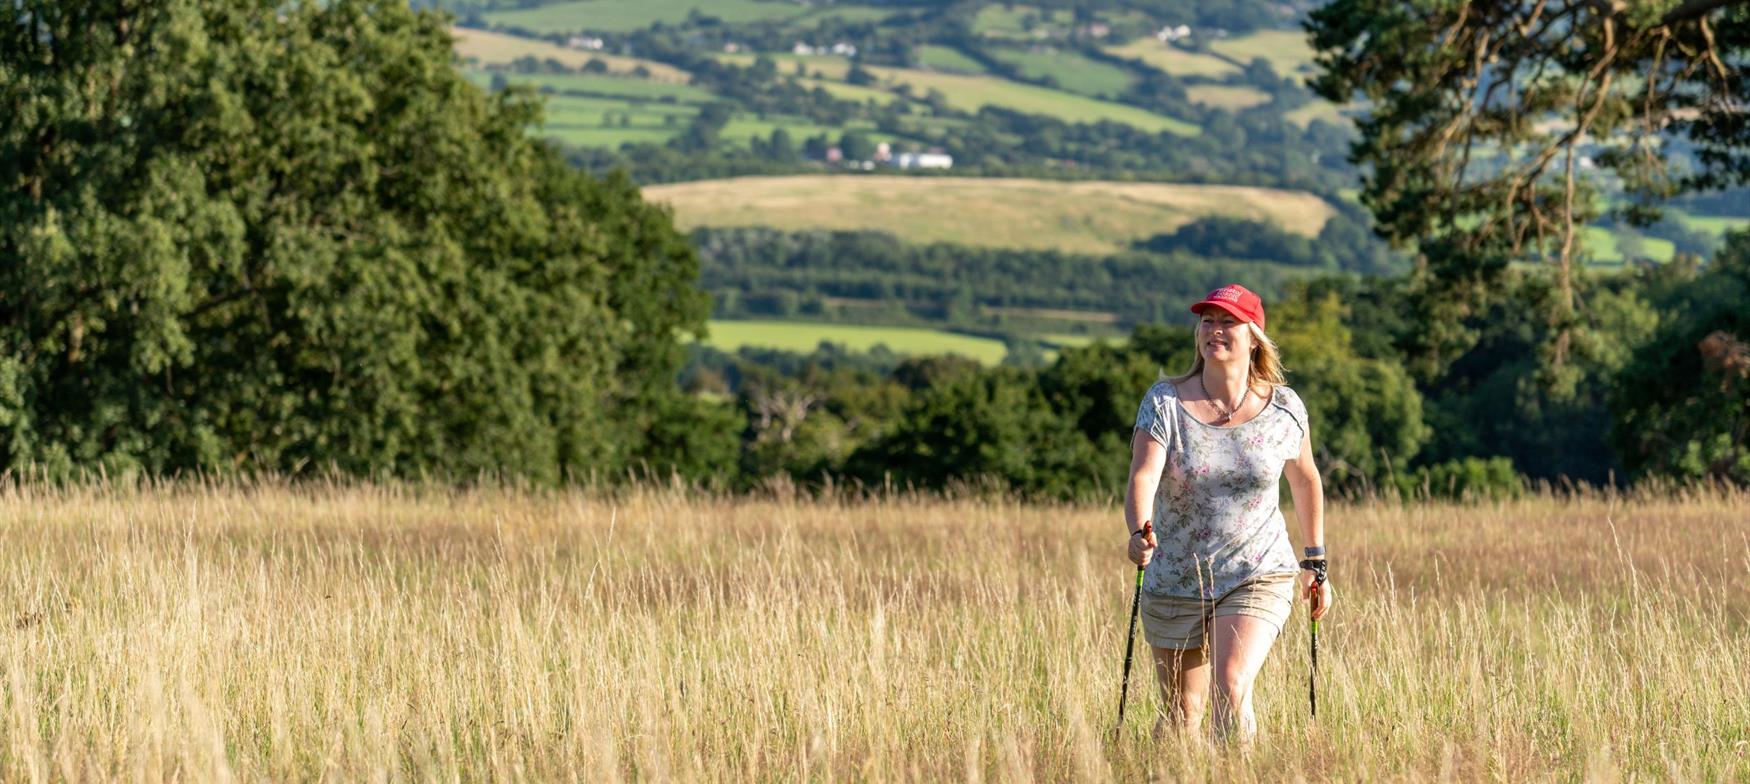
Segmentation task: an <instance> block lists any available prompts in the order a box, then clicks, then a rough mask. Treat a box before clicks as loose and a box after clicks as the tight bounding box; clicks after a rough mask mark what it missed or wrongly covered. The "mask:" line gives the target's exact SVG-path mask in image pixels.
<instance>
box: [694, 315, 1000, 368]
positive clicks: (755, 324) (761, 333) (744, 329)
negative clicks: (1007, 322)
mask: <svg viewBox="0 0 1750 784" xmlns="http://www.w3.org/2000/svg"><path fill="white" fill-rule="evenodd" d="M709 326H710V336H709V337H707V338H706V340H705V342H706V343H707V344H709V345H711V346H713V347H715V348H718V349H721V350H723V351H734V350H736V349H738V348H741V347H742V346H755V347H759V348H773V349H780V350H783V351H795V352H800V353H807V352H810V351H813V350H814V349H815V348H816V347H818V346H819V345H820V344H821V343H822V342H831V343H839V344H843V345H844V346H846V347H848V348H850V349H852V350H855V351H868V350H869V349H871V348H874V347H875V346H877V345H886V346H887V348H888V349H889V350H891V351H893V352H894V353H896V354H914V355H921V354H959V355H961V356H964V357H971V358H973V359H976V360H978V361H979V362H982V363H984V364H986V365H995V364H997V363H998V362H1001V361H1003V356H1004V355H1006V354H1007V353H1008V348H1007V347H1006V346H1004V345H1003V342H1002V341H1000V340H994V339H991V338H980V337H973V336H971V335H962V334H959V333H956V332H944V331H942V330H936V329H921V328H914V327H871V326H860V325H854V324H817V323H810V322H799V321H716V320H713V321H711V322H710V325H709Z"/></svg>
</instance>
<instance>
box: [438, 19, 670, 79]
mask: <svg viewBox="0 0 1750 784" xmlns="http://www.w3.org/2000/svg"><path fill="white" fill-rule="evenodd" d="M450 34H451V35H453V36H455V38H456V54H457V55H458V56H460V57H461V58H462V59H463V60H464V61H473V62H474V63H477V64H479V65H503V64H505V63H509V62H511V61H513V60H519V59H522V58H524V57H533V58H535V59H537V60H554V61H556V62H558V63H559V64H561V65H564V66H565V67H567V68H575V69H579V70H581V69H582V68H583V67H584V66H585V65H587V64H589V61H591V60H600V61H602V62H604V63H607V65H608V70H610V71H612V72H614V73H631V72H632V71H634V70H637V69H638V68H641V67H642V68H643V69H644V70H646V71H648V72H650V77H649V78H650V79H651V80H652V81H658V82H678V83H683V84H684V83H686V82H688V81H691V80H692V78H693V76H692V74H689V73H687V72H686V71H683V70H681V69H679V68H676V67H674V66H672V65H669V64H667V63H659V62H657V61H655V60H644V59H641V58H637V57H621V56H619V55H611V54H603V53H601V52H586V51H581V50H578V49H567V48H565V47H563V46H558V45H556V44H550V43H547V42H546V41H537V40H534V39H532V38H523V37H521V36H515V35H505V34H503V33H491V32H487V31H485V30H471V29H468V28H466V27H451V28H450Z"/></svg>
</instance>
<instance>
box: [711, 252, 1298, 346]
mask: <svg viewBox="0 0 1750 784" xmlns="http://www.w3.org/2000/svg"><path fill="white" fill-rule="evenodd" d="M692 240H693V244H694V246H695V247H697V248H698V250H699V255H700V276H699V283H700V285H701V286H702V287H703V288H704V289H705V290H707V291H709V292H710V293H711V295H712V296H713V298H714V299H715V300H716V312H717V315H719V316H726V317H748V316H779V317H793V316H799V315H800V316H810V317H817V318H818V317H821V316H830V315H832V314H833V313H834V312H837V311H838V308H839V306H835V305H833V304H832V303H833V302H834V301H838V300H854V301H857V302H858V303H862V304H863V305H864V307H860V308H857V310H855V311H853V313H852V315H853V316H854V318H856V319H857V320H862V321H864V322H868V321H871V320H875V321H881V320H891V317H893V316H897V317H898V318H899V319H901V320H906V317H907V316H910V317H913V318H916V319H924V320H928V321H931V322H936V323H945V324H948V325H952V326H959V327H972V326H979V325H986V326H995V325H1000V324H1002V323H1003V322H1002V321H1001V320H992V319H990V318H989V317H987V316H981V315H979V309H980V308H989V307H997V308H1017V309H1024V308H1049V309H1065V310H1082V311H1089V312H1092V313H1097V314H1110V315H1111V316H1113V317H1114V318H1115V319H1116V320H1118V321H1119V322H1120V323H1126V324H1129V323H1141V322H1167V321H1178V320H1182V314H1180V313H1178V312H1177V310H1172V309H1169V310H1171V312H1169V310H1163V308H1168V304H1167V303H1176V302H1180V301H1189V299H1190V298H1192V297H1194V296H1197V295H1201V294H1203V293H1204V292H1207V291H1209V290H1210V289H1212V288H1215V287H1216V286H1219V285H1221V284H1222V283H1225V282H1228V281H1230V280H1237V279H1244V280H1247V281H1249V283H1248V285H1251V286H1253V287H1255V288H1256V289H1257V290H1260V291H1263V292H1267V293H1269V294H1272V295H1274V294H1277V293H1278V292H1280V291H1282V290H1283V288H1284V286H1285V284H1286V283H1288V282H1289V281H1292V280H1295V279H1299V278H1306V277H1308V272H1307V271H1303V270H1297V269H1295V268H1293V267H1290V266H1288V265H1286V264H1273V263H1269V262H1268V261H1262V262H1261V261H1258V260H1248V259H1235V258H1218V257H1217V258H1212V257H1206V256H1201V255H1197V254H1193V253H1186V252H1177V253H1150V252H1140V251H1131V252H1122V253H1116V254H1111V255H1106V256H1093V255H1077V254H1070V253H1063V252H1059V251H1051V250H1018V249H999V248H971V247H964V246H957V245H947V244H935V245H916V244H911V243H907V242H904V241H901V240H900V239H899V238H898V237H896V236H894V235H892V234H887V233H885V232H825V231H821V232H785V231H779V230H775V229H763V228H741V229H695V230H694V232H693V235H692ZM871 307H876V308H886V309H889V312H888V313H887V314H886V315H888V316H889V318H888V319H884V318H883V315H884V314H883V313H882V312H880V311H877V312H870V311H869V308H871ZM894 309H896V310H898V312H897V313H892V312H891V310H894Z"/></svg>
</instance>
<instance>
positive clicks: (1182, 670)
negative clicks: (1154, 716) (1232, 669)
mask: <svg viewBox="0 0 1750 784" xmlns="http://www.w3.org/2000/svg"><path fill="white" fill-rule="evenodd" d="M1151 647H1152V646H1151ZM1153 650H1154V654H1155V681H1156V682H1157V683H1159V684H1160V688H1161V705H1163V706H1165V708H1166V712H1167V713H1166V715H1165V716H1162V717H1160V719H1159V720H1158V721H1156V722H1155V737H1156V738H1160V737H1162V736H1163V735H1165V734H1166V733H1165V729H1166V727H1167V726H1169V725H1170V726H1172V727H1173V728H1174V729H1183V730H1186V731H1189V732H1193V733H1194V732H1196V731H1197V730H1198V729H1199V728H1201V727H1202V726H1203V706H1204V704H1205V703H1206V702H1207V700H1208V695H1209V657H1208V656H1205V655H1204V649H1202V648H1187V649H1185V650H1177V649H1173V648H1154V649H1153Z"/></svg>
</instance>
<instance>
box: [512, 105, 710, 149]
mask: <svg viewBox="0 0 1750 784" xmlns="http://www.w3.org/2000/svg"><path fill="white" fill-rule="evenodd" d="M546 102H547V106H546V109H547V111H546V125H545V127H543V128H542V129H540V131H539V132H540V134H541V135H542V136H547V137H552V138H555V139H558V140H560V141H562V142H565V143H566V144H571V145H576V146H583V147H618V146H619V145H621V144H623V143H625V142H663V141H667V140H668V139H670V138H673V137H674V136H676V135H678V134H680V133H681V132H682V131H684V130H686V127H687V124H688V123H690V122H692V119H693V115H694V114H696V113H698V107H696V106H691V105H688V104H670V103H659V102H655V101H632V100H626V99H615V98H594V97H584V96H575V95H549V96H546Z"/></svg>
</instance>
